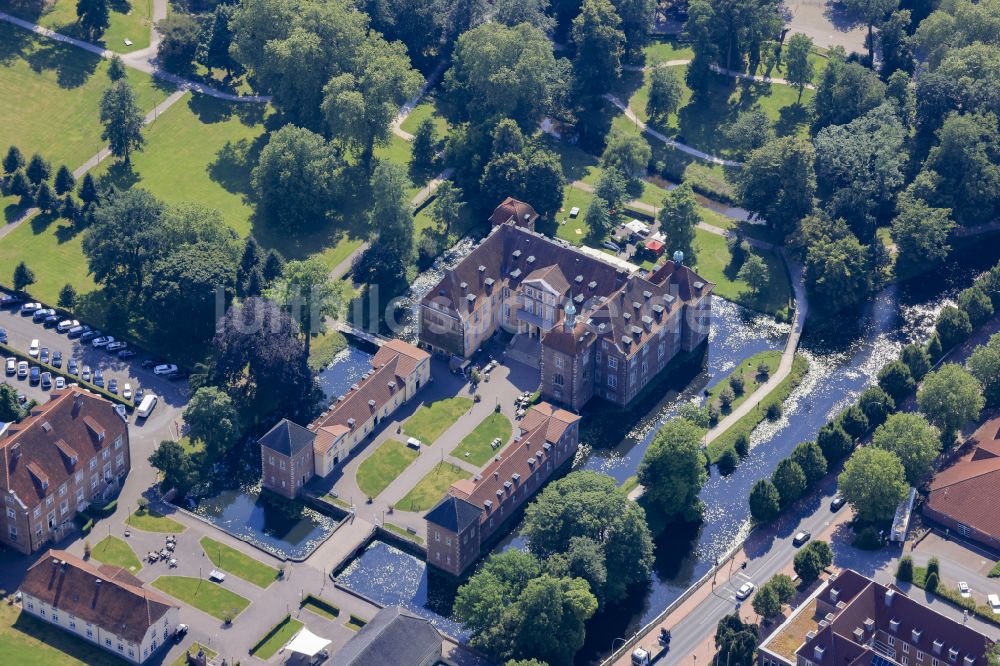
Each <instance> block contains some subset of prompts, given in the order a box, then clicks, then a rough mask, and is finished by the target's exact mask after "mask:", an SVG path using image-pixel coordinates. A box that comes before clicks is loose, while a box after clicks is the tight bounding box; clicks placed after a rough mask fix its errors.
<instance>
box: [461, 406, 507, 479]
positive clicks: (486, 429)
mask: <svg viewBox="0 0 1000 666" xmlns="http://www.w3.org/2000/svg"><path fill="white" fill-rule="evenodd" d="M512 431H513V428H512V426H511V424H510V419H508V418H507V417H506V416H504V415H503V414H501V413H499V412H493V413H492V414H490V415H489V416H487V417H486V418H485V419H483V422H482V423H480V424H479V425H477V426H476V428H475V430H473V431H472V432H470V433H469V434H468V435H466V437H465V439H463V440H462V441H461V442H460V443H459V445H458V446H456V447H455V449H454V450H453V451H452V452H451V455H452V456H454V457H456V458H459V459H462V460H467V461H469V462H470V463H472V464H473V465H476V466H477V467H482V466H483V465H485V464H486V463H487V462H488V461H489V460H490V459H491V458H493V456H494V455H496V454H497V453H498V452H499V451H500V450H502V449H503V447H505V446H507V442H509V441H510V436H511V433H512ZM496 438H500V449H497V450H494V449H493V447H492V446H491V444H492V442H493V440H494V439H496Z"/></svg>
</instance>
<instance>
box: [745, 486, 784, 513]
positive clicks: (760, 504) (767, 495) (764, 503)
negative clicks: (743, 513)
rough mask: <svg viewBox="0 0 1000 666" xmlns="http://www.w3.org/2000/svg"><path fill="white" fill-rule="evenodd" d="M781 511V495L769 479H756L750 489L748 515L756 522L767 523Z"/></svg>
mask: <svg viewBox="0 0 1000 666" xmlns="http://www.w3.org/2000/svg"><path fill="white" fill-rule="evenodd" d="M780 512H781V496H780V495H779V494H778V489H777V488H775V487H774V484H773V483H771V480H770V479H758V480H757V482H756V483H755V484H754V485H753V488H752V489H751V490H750V515H751V516H753V519H754V520H756V521H757V522H758V523H769V522H771V521H772V520H774V519H775V518H777V517H778V514H779V513H780Z"/></svg>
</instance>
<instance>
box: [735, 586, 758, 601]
mask: <svg viewBox="0 0 1000 666" xmlns="http://www.w3.org/2000/svg"><path fill="white" fill-rule="evenodd" d="M756 589H757V586H756V585H754V584H753V583H750V582H746V583H743V584H742V585H740V589H738V590H736V598H737V599H739V600H740V601H743V600H744V599H746V598H747V597H749V596H750V595H751V594H753V591H754V590H756Z"/></svg>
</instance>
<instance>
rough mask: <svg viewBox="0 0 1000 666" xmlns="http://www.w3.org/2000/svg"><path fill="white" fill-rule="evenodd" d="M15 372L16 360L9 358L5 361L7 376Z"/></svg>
mask: <svg viewBox="0 0 1000 666" xmlns="http://www.w3.org/2000/svg"><path fill="white" fill-rule="evenodd" d="M15 372H17V359H16V358H14V357H13V356H11V357H10V358H8V359H7V374H8V375H12V374H14V373H15Z"/></svg>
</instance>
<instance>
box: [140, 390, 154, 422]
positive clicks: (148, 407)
mask: <svg viewBox="0 0 1000 666" xmlns="http://www.w3.org/2000/svg"><path fill="white" fill-rule="evenodd" d="M154 407H156V396H155V395H153V394H152V393H147V394H146V395H145V397H143V399H142V402H140V403H139V408H138V409H137V410H135V415H136V417H138V418H140V419H144V418H146V417H147V416H149V415H150V414H151V413H152V412H153V408H154Z"/></svg>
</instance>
